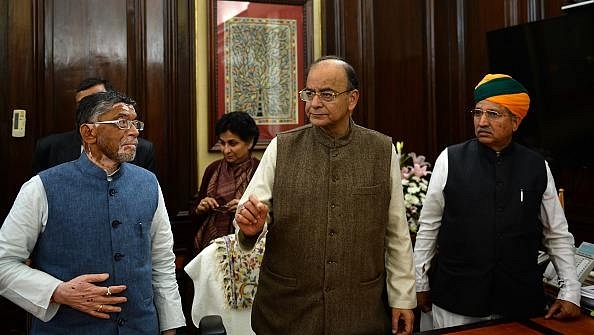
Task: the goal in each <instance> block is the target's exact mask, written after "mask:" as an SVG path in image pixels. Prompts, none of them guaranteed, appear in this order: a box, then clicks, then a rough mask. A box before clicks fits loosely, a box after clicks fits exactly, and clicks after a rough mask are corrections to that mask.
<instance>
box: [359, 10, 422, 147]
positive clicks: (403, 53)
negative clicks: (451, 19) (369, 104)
mask: <svg viewBox="0 0 594 335" xmlns="http://www.w3.org/2000/svg"><path fill="white" fill-rule="evenodd" d="M374 14H375V23H376V24H375V28H376V29H375V45H374V46H375V51H374V55H373V56H374V57H375V62H374V63H375V69H374V76H375V78H374V81H375V87H374V89H375V99H376V105H375V106H376V108H375V109H374V110H372V111H370V112H372V113H374V114H375V119H376V121H377V122H376V123H375V124H374V125H372V126H371V127H372V128H374V129H376V130H378V131H380V132H382V133H384V134H387V135H389V136H392V138H393V140H394V141H404V142H405V149H404V150H405V151H407V152H409V151H415V152H417V153H419V154H423V155H424V154H426V152H425V148H427V146H428V141H429V137H430V136H429V134H430V131H429V128H428V123H429V120H428V116H429V115H430V113H428V112H427V111H428V99H429V97H428V96H427V89H426V88H427V86H426V84H425V78H426V75H425V74H426V71H427V64H426V60H427V58H426V45H425V36H426V35H425V34H426V33H425V4H424V2H422V1H415V0H407V1H397V2H392V1H379V2H376V3H375V13H374Z"/></svg>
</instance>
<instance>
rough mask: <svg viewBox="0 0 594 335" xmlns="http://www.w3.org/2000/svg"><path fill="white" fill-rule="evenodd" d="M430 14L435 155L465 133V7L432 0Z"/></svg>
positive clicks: (459, 139)
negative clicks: (433, 60) (432, 30)
mask: <svg viewBox="0 0 594 335" xmlns="http://www.w3.org/2000/svg"><path fill="white" fill-rule="evenodd" d="M430 9H431V10H432V13H431V17H433V19H434V23H433V29H434V41H435V42H434V45H433V48H434V50H433V53H434V55H435V65H434V67H435V109H436V111H435V114H436V118H435V121H436V122H435V133H436V147H437V151H436V152H433V153H430V156H433V157H437V154H438V153H439V152H440V151H441V150H443V149H444V148H445V147H446V146H447V145H450V144H453V143H457V142H460V141H462V140H464V139H466V138H467V137H468V136H467V135H466V132H467V131H468V130H467V129H466V128H467V127H468V123H467V122H466V121H465V117H464V112H463V111H464V110H465V106H466V105H467V103H466V99H467V97H466V92H465V90H464V89H463V88H464V87H465V86H466V76H465V56H466V54H465V53H464V41H463V40H462V39H463V36H464V25H463V24H462V23H461V21H463V18H464V7H463V6H462V4H461V3H460V1H447V0H435V1H434V2H433V5H432V7H431V8H430Z"/></svg>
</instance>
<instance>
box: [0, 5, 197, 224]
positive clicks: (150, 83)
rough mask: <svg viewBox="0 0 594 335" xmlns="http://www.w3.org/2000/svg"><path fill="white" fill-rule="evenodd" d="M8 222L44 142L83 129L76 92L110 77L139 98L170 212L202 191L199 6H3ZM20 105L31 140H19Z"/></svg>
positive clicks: (0, 37) (2, 133) (2, 150)
mask: <svg viewBox="0 0 594 335" xmlns="http://www.w3.org/2000/svg"><path fill="white" fill-rule="evenodd" d="M0 28H2V29H0V46H1V48H0V77H1V79H2V80H0V93H1V94H0V106H1V107H2V111H3V113H2V114H1V115H0V122H1V124H2V127H1V130H0V138H1V139H2V140H1V142H0V155H1V156H0V157H1V158H2V159H1V160H2V169H3V171H4V174H3V178H0V188H1V190H2V192H0V216H1V217H2V219H4V217H5V216H6V214H7V213H8V210H9V209H10V207H11V206H12V202H13V201H14V198H15V196H16V194H17V192H18V190H19V188H20V186H21V185H22V184H23V183H24V182H25V181H26V180H28V179H29V178H30V177H31V157H32V153H33V150H34V147H35V142H36V141H37V140H38V139H39V138H40V137H42V136H45V135H48V134H51V133H56V132H63V131H68V130H71V129H73V127H74V108H75V103H74V91H75V88H76V86H77V84H78V83H79V82H80V81H81V80H82V79H84V78H86V77H89V76H101V77H105V78H107V79H109V80H110V81H111V82H112V83H113V84H114V86H115V88H116V89H117V90H120V91H122V92H124V93H127V94H128V95H130V96H131V97H133V98H134V99H135V100H136V101H137V102H138V106H139V107H138V112H139V119H142V120H143V121H145V123H146V126H145V128H146V129H145V131H143V132H142V133H141V136H142V137H145V138H146V139H148V140H150V141H152V142H153V143H154V145H155V149H156V155H157V157H156V162H157V163H156V164H157V171H158V172H157V175H158V178H159V181H160V183H161V187H162V188H163V192H164V195H165V199H166V203H167V208H168V210H169V213H170V214H171V215H174V214H175V213H176V212H177V211H179V210H184V209H186V204H187V202H188V199H189V198H190V197H191V195H192V193H193V192H194V191H195V190H194V188H195V185H196V172H195V171H196V166H197V164H196V154H195V138H196V136H195V127H194V126H193V125H194V124H195V120H196V117H195V93H194V92H195V89H194V87H195V83H194V82H195V80H194V70H193V69H194V56H193V55H194V50H193V45H194V1H193V0H174V1H169V0H85V1H72V0H46V1H41V0H33V1H20V0H2V1H0ZM13 109H25V110H26V112H27V123H26V134H25V137H23V138H16V137H12V136H11V132H10V125H11V121H12V120H11V117H12V110H13Z"/></svg>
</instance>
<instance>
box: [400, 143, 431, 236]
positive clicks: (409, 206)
mask: <svg viewBox="0 0 594 335" xmlns="http://www.w3.org/2000/svg"><path fill="white" fill-rule="evenodd" d="M403 147H404V142H396V151H397V153H398V156H399V157H400V168H401V178H402V191H403V193H404V207H405V208H406V220H407V222H408V229H409V230H410V232H411V233H416V232H417V231H418V229H419V215H420V214H421V208H422V207H423V202H424V201H425V195H426V194H427V186H428V185H429V177H430V176H429V175H430V174H431V170H429V168H430V167H431V164H430V163H429V162H426V161H425V156H421V155H418V156H417V154H415V153H414V152H409V153H407V154H402V148H403ZM409 160H410V161H412V165H410V164H409ZM407 164H408V165H407Z"/></svg>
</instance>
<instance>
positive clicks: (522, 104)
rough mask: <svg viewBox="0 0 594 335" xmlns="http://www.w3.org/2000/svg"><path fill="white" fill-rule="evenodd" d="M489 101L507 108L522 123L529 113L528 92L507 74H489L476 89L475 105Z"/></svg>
mask: <svg viewBox="0 0 594 335" xmlns="http://www.w3.org/2000/svg"><path fill="white" fill-rule="evenodd" d="M482 100H488V101H491V102H494V103H497V104H500V105H502V106H504V107H506V108H507V109H508V110H509V111H510V112H511V113H512V114H514V115H516V116H517V117H518V118H519V119H520V121H521V120H522V119H523V118H524V117H525V116H526V114H527V113H528V108H529V107H530V97H529V96H528V90H526V88H525V87H524V86H523V85H522V84H520V83H519V82H518V81H516V80H515V79H514V78H512V77H510V76H508V75H506V74H488V75H486V76H485V77H484V78H483V80H481V81H480V82H479V83H478V85H476V87H475V88H474V103H475V104H476V103H478V102H479V101H482Z"/></svg>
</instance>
